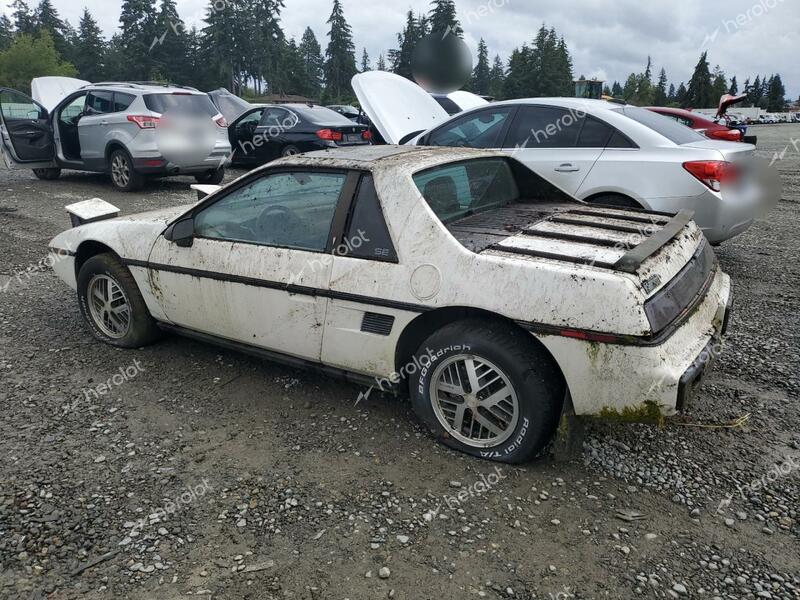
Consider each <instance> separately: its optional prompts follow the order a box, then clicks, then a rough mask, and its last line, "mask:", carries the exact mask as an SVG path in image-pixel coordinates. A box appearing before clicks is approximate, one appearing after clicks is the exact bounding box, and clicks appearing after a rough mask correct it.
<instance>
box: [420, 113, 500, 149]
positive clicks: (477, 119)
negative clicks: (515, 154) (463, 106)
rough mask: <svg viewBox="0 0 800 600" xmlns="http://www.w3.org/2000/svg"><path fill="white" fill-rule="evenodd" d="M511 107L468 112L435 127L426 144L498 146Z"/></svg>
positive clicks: (475, 146)
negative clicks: (444, 124)
mask: <svg viewBox="0 0 800 600" xmlns="http://www.w3.org/2000/svg"><path fill="white" fill-rule="evenodd" d="M510 114H511V107H508V106H502V107H496V108H495V107H493V108H487V109H484V110H479V111H477V112H473V113H470V114H468V115H465V116H463V117H462V118H460V119H456V120H455V121H453V122H452V123H450V124H448V125H446V126H445V127H442V128H441V129H437V130H436V131H434V132H432V133H431V134H430V136H429V137H428V140H427V142H426V145H428V146H458V147H466V148H500V146H501V144H502V143H503V139H502V137H501V135H502V133H503V128H504V126H505V124H506V120H507V119H508V117H509V115H510Z"/></svg>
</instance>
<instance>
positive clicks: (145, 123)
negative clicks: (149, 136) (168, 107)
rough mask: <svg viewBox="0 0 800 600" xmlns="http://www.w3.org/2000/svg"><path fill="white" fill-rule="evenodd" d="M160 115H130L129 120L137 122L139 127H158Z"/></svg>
mask: <svg viewBox="0 0 800 600" xmlns="http://www.w3.org/2000/svg"><path fill="white" fill-rule="evenodd" d="M160 120H161V119H160V118H159V117H148V116H145V115H128V121H130V122H131V123H136V124H137V125H138V126H139V129H155V128H156V127H158V122H159V121H160Z"/></svg>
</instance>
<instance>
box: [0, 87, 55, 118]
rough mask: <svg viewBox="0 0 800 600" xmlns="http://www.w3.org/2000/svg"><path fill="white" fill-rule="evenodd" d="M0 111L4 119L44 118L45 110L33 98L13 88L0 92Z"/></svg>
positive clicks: (45, 116) (45, 115)
mask: <svg viewBox="0 0 800 600" xmlns="http://www.w3.org/2000/svg"><path fill="white" fill-rule="evenodd" d="M0 112H2V113H3V118H5V119H37V120H38V119H45V118H47V111H45V109H44V108H42V107H41V106H39V105H38V104H36V102H34V101H33V100H31V99H30V98H28V97H27V96H25V95H24V94H20V93H19V92H15V91H13V90H3V91H2V92H0Z"/></svg>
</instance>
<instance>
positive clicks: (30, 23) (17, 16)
mask: <svg viewBox="0 0 800 600" xmlns="http://www.w3.org/2000/svg"><path fill="white" fill-rule="evenodd" d="M11 8H12V9H13V10H12V13H11V17H12V18H13V19H14V29H15V30H16V32H17V33H28V34H32V33H34V32H35V31H36V18H35V16H34V14H33V12H31V9H30V7H29V6H28V4H27V3H26V2H25V0H14V1H13V2H12V3H11Z"/></svg>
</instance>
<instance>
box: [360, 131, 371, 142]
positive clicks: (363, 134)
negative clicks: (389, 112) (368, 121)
mask: <svg viewBox="0 0 800 600" xmlns="http://www.w3.org/2000/svg"><path fill="white" fill-rule="evenodd" d="M361 138H362V139H364V140H367V141H370V140H371V139H372V132H371V131H370V130H369V129H367V130H366V131H363V132H361Z"/></svg>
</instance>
